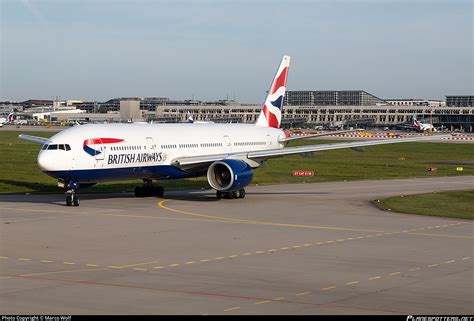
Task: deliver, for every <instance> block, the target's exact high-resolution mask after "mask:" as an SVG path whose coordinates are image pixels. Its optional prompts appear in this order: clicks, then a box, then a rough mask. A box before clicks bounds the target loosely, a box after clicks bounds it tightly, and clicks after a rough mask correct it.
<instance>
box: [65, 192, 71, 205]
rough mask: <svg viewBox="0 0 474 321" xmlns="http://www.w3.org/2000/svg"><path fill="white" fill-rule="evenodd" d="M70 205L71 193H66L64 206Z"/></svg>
mask: <svg viewBox="0 0 474 321" xmlns="http://www.w3.org/2000/svg"><path fill="white" fill-rule="evenodd" d="M71 205H72V194H67V195H66V206H71Z"/></svg>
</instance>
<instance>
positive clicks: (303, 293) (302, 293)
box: [295, 292, 311, 296]
mask: <svg viewBox="0 0 474 321" xmlns="http://www.w3.org/2000/svg"><path fill="white" fill-rule="evenodd" d="M309 293H311V292H301V293H296V294H295V295H298V296H300V295H305V294H309Z"/></svg>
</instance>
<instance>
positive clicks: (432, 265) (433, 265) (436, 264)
mask: <svg viewBox="0 0 474 321" xmlns="http://www.w3.org/2000/svg"><path fill="white" fill-rule="evenodd" d="M438 265H439V264H438V263H435V264H430V265H428V267H435V266H438Z"/></svg>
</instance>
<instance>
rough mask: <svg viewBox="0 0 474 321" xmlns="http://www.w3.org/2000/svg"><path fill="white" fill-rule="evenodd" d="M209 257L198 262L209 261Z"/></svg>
mask: <svg viewBox="0 0 474 321" xmlns="http://www.w3.org/2000/svg"><path fill="white" fill-rule="evenodd" d="M209 261H210V259H204V260H200V262H209Z"/></svg>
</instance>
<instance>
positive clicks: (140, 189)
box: [135, 186, 144, 197]
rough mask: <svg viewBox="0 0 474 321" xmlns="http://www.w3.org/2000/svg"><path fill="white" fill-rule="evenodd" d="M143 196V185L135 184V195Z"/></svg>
mask: <svg viewBox="0 0 474 321" xmlns="http://www.w3.org/2000/svg"><path fill="white" fill-rule="evenodd" d="M143 196H144V191H143V187H141V186H135V197H143Z"/></svg>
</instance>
